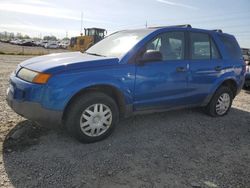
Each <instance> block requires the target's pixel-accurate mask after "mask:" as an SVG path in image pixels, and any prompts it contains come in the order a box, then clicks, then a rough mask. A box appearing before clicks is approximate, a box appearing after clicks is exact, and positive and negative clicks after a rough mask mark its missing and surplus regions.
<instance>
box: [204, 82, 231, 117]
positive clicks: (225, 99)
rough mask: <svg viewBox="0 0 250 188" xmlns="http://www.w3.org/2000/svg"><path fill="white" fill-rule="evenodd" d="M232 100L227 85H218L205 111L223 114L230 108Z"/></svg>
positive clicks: (212, 113) (215, 114) (218, 114)
mask: <svg viewBox="0 0 250 188" xmlns="http://www.w3.org/2000/svg"><path fill="white" fill-rule="evenodd" d="M232 101H233V92H232V91H231V89H230V88H229V87H225V86H222V87H220V88H219V89H218V90H217V91H216V93H215V94H214V96H213V97H212V99H211V101H210V102H209V104H208V105H207V106H206V111H207V113H208V114H209V115H211V116H214V117H216V116H224V115H226V114H227V113H228V111H229V110H230V108H231V105H232Z"/></svg>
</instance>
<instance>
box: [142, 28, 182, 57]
mask: <svg viewBox="0 0 250 188" xmlns="http://www.w3.org/2000/svg"><path fill="white" fill-rule="evenodd" d="M184 46H185V37H184V32H168V33H165V34H161V35H159V36H158V37H157V38H155V39H154V40H153V41H151V42H150V43H149V44H148V45H147V47H146V50H154V51H159V52H160V53H161V54H162V57H163V61H166V60H183V59H184Z"/></svg>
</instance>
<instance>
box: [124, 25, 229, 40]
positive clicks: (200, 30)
mask: <svg viewBox="0 0 250 188" xmlns="http://www.w3.org/2000/svg"><path fill="white" fill-rule="evenodd" d="M176 29H181V30H188V31H197V32H206V33H216V34H218V35H225V36H228V37H233V35H231V34H228V33H224V32H223V31H222V30H221V29H213V30H208V29H200V28H193V27H192V26H191V25H190V24H184V25H170V26H156V27H147V28H141V29H131V30H122V31H123V32H126V31H135V32H136V31H137V32H140V31H141V32H142V31H146V30H148V31H152V32H154V31H161V30H162V31H165V30H176Z"/></svg>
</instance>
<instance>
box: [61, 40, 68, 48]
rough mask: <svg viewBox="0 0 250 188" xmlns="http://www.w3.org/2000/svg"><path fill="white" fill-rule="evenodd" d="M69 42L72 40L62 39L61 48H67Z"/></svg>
mask: <svg viewBox="0 0 250 188" xmlns="http://www.w3.org/2000/svg"><path fill="white" fill-rule="evenodd" d="M69 44H70V41H64V40H63V41H61V42H60V43H59V47H60V48H62V49H66V48H67V47H68V46H69Z"/></svg>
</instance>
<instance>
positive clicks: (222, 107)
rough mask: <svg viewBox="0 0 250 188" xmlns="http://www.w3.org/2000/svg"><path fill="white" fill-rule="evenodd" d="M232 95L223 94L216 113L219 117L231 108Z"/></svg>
mask: <svg viewBox="0 0 250 188" xmlns="http://www.w3.org/2000/svg"><path fill="white" fill-rule="evenodd" d="M230 102H231V99H230V95H229V94H228V93H223V94H222V95H221V96H220V97H219V98H218V101H217V103H216V113H217V114H219V115H223V114H225V113H226V112H227V110H228V108H229V106H230Z"/></svg>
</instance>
